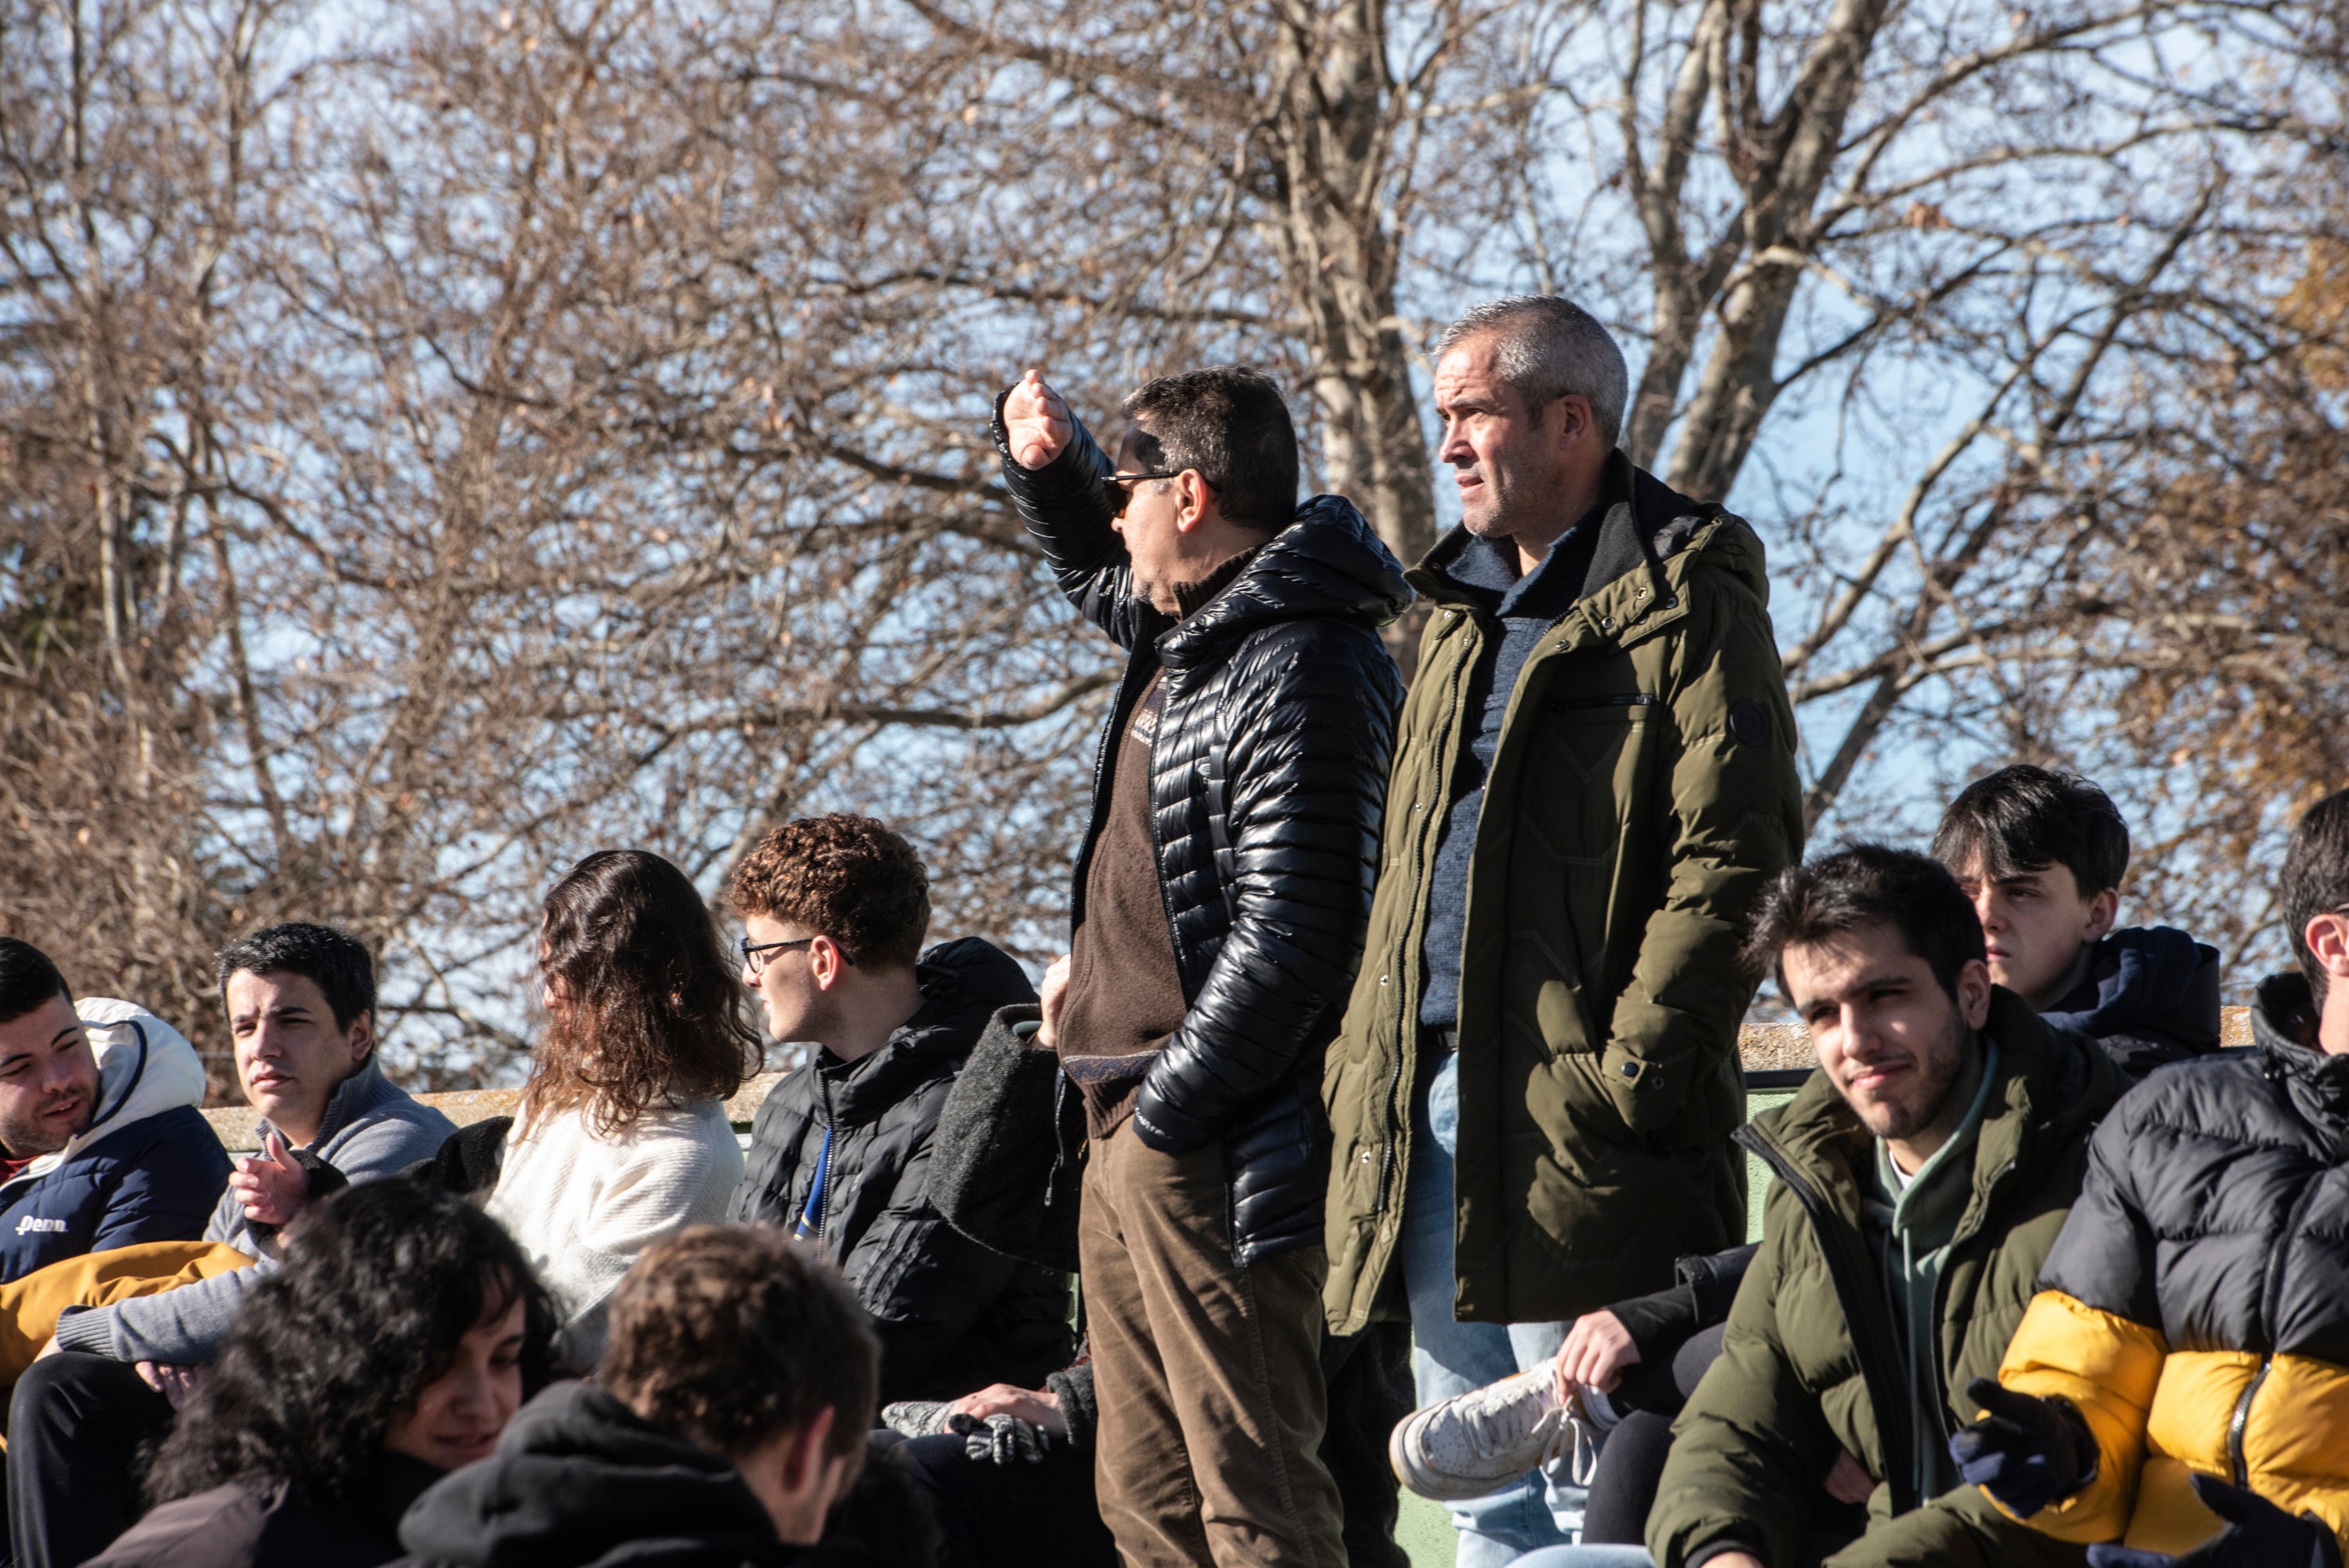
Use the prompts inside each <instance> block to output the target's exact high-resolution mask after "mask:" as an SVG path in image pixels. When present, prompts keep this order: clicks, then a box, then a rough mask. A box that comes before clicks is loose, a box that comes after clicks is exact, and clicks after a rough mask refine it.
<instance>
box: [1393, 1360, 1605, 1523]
mask: <svg viewBox="0 0 2349 1568" xmlns="http://www.w3.org/2000/svg"><path fill="white" fill-rule="evenodd" d="M1578 1414H1579V1413H1578V1411H1576V1410H1575V1409H1574V1408H1573V1407H1572V1406H1570V1405H1561V1404H1559V1403H1558V1400H1557V1385H1556V1381H1555V1374H1554V1373H1553V1372H1552V1371H1551V1369H1550V1367H1548V1365H1547V1364H1544V1365H1542V1366H1540V1367H1535V1368H1534V1369H1533V1370H1532V1371H1530V1372H1520V1373H1518V1374H1517V1375H1516V1377H1504V1378H1502V1379H1501V1380H1500V1381H1499V1382H1497V1383H1494V1384H1490V1385H1488V1386H1487V1387H1482V1388H1477V1389H1473V1390H1471V1391H1470V1392H1468V1393H1465V1394H1461V1395H1458V1396H1456V1397H1454V1398H1450V1399H1446V1400H1444V1402H1443V1403H1442V1404H1440V1405H1430V1406H1429V1407H1428V1408H1425V1409H1424V1410H1414V1411H1413V1412H1412V1413H1411V1414H1410V1415H1409V1416H1406V1417H1404V1418H1403V1419H1402V1422H1401V1423H1400V1424H1399V1425H1398V1426H1397V1427H1396V1428H1395V1429H1394V1435H1393V1436H1392V1437H1391V1438H1389V1439H1387V1461H1388V1463H1390V1464H1392V1466H1393V1467H1394V1472H1395V1479H1396V1480H1400V1481H1402V1484H1403V1485H1405V1486H1407V1487H1409V1488H1410V1489H1411V1490H1412V1491H1415V1492H1417V1493H1418V1494H1419V1495H1420V1496H1422V1497H1424V1498H1429V1499H1432V1500H1433V1501H1437V1502H1459V1501H1464V1500H1466V1499H1468V1498H1472V1497H1483V1496H1485V1494H1486V1493H1487V1492H1494V1491H1499V1490H1500V1489H1501V1488H1503V1487H1505V1486H1506V1485H1508V1484H1509V1483H1510V1482H1511V1481H1513V1480H1516V1479H1517V1478H1518V1477H1519V1476H1522V1475H1524V1474H1526V1472H1527V1471H1528V1470H1547V1469H1548V1468H1550V1467H1551V1466H1553V1465H1555V1464H1557V1462H1558V1461H1559V1460H1570V1462H1571V1464H1572V1467H1573V1472H1574V1479H1575V1480H1576V1481H1577V1482H1581V1481H1584V1480H1587V1479H1588V1473H1589V1466H1590V1464H1591V1463H1594V1462H1596V1460H1597V1457H1598V1449H1597V1445H1596V1444H1595V1443H1594V1442H1593V1441H1592V1439H1591V1434H1590V1431H1589V1429H1588V1427H1587V1426H1585V1424H1584V1423H1583V1421H1582V1420H1581V1419H1579V1418H1578ZM1586 1456H1587V1458H1586Z"/></svg>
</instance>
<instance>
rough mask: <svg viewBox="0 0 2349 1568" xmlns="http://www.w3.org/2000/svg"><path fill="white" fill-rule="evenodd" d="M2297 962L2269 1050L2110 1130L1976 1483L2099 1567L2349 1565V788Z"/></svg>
mask: <svg viewBox="0 0 2349 1568" xmlns="http://www.w3.org/2000/svg"><path fill="white" fill-rule="evenodd" d="M2282 903H2283V913H2284V922H2285V930H2286V932H2287V933H2288V934H2290V936H2291V939H2292V954H2293V956H2294V957H2295V958H2296V959H2298V961H2299V965H2300V971H2301V973H2300V974H2298V975H2276V976H2273V977H2271V978H2270V979H2269V980H2267V981H2265V982H2263V983H2262V984H2261V986H2260V990H2259V1003H2260V1005H2259V1006H2258V1007H2257V1008H2256V1009H2255V1010H2254V1011H2253V1013H2252V1017H2251V1023H2252V1031H2253V1034H2254V1036H2255V1037H2256V1039H2257V1042H2258V1049H2257V1051H2256V1052H2246V1053H2242V1054H2240V1055H2238V1054H2230V1055H2227V1056H2221V1057H2211V1058H2209V1059H2208V1060H2205V1061H2199V1062H2194V1063H2191V1064H2189V1065H2188V1066H2185V1067H2181V1068H2172V1069H2171V1070H2169V1071H2168V1072H2165V1073H2162V1074H2159V1075H2158V1076H2157V1077H2156V1078H2152V1079H2150V1080H2149V1081H2147V1083H2146V1084H2145V1085H2144V1086H2143V1087H2142V1088H2138V1089H2137V1091H2136V1092H2135V1093H2133V1094H2131V1095H2130V1096H2129V1097H2128V1098H2127V1099H2125V1100H2123V1101H2122V1102H2121V1104H2120V1107H2119V1109H2116V1111H2114V1113H2113V1114H2112V1116H2111V1117H2110V1118H2109V1119H2107V1120H2106V1123H2105V1125H2104V1127H2103V1128H2102V1129H2101V1130H2099V1131H2098V1132H2097V1133H2096V1136H2095V1142H2094V1143H2093V1144H2092V1146H2091V1150H2090V1157H2089V1164H2088V1175H2087V1181H2086V1184H2085V1187H2084V1189H2083V1190H2082V1191H2081V1194H2080V1201H2079V1202H2078V1204H2077V1205H2076V1206H2075V1208H2074V1209H2073V1211H2072V1214H2071V1218H2070V1219H2069V1220H2068V1221H2067V1222H2065V1224H2064V1231H2063V1233H2062V1235H2061V1236H2059V1237H2058V1238H2057V1239H2056V1243H2055V1249H2054V1252H2053V1253H2051V1254H2050V1255H2049V1256H2048V1259H2047V1264H2046V1267H2045V1268H2044V1269H2043V1270H2042V1271H2041V1273H2040V1275H2039V1284H2040V1287H2041V1288H2040V1293H2039V1295H2037V1296H2036V1297H2034V1298H2033V1301H2032V1303H2031V1309H2030V1311H2029V1313H2028V1314H2027V1315H2025V1316H2024V1318H2023V1326H2022V1327H2021V1328H2020V1329H2018V1330H2017V1331H2016V1333H2015V1336H2014V1340H2013V1344H2012V1345H2010V1346H2008V1347H2007V1351H2006V1357H2005V1361H2004V1363H2003V1365H2002V1367H2000V1368H1999V1373H1998V1381H1997V1382H1996V1383H1995V1384H1993V1383H1989V1382H1984V1383H1982V1384H1980V1385H1978V1386H1977V1387H1973V1388H1971V1389H1970V1390H1969V1393H1970V1395H1971V1397H1972V1398H1974V1399H1976V1400H1977V1401H1978V1402H1979V1403H1980V1404H1981V1406H1982V1410H1983V1412H1984V1415H1983V1418H1982V1420H1981V1421H1980V1422H1979V1423H1978V1424H1976V1425H1975V1426H1973V1427H1971V1428H1969V1429H1966V1430H1964V1431H1961V1432H1959V1433H1958V1434H1957V1435H1956V1436H1954V1437H1953V1438H1951V1441H1950V1447H1951V1452H1952V1454H1953V1456H1954V1457H1956V1458H1957V1459H1958V1460H1960V1461H1961V1464H1962V1466H1963V1469H1964V1474H1965V1476H1966V1479H1968V1480H1974V1481H1978V1482H1980V1483H1981V1484H1982V1487H1983V1488H1984V1489H1985V1490H1986V1491H1988V1492H1989V1493H1990V1495H1991V1496H1992V1497H1993V1498H1995V1499H1997V1500H1998V1501H1999V1503H2000V1505H2001V1506H2002V1507H2003V1508H2005V1509H2007V1510H2009V1511H2012V1512H2013V1514H2015V1515H2017V1516H2019V1517H2022V1518H2023V1519H2025V1520H2027V1521H2028V1522H2030V1524H2031V1525H2032V1526H2033V1528H2035V1529H2037V1530H2040V1531H2044V1532H2046V1533H2047V1534H2048V1535H2049V1536H2050V1537H2052V1538H2056V1539H2061V1540H2064V1541H2067V1542H2096V1543H2098V1544H2095V1545H2093V1546H2091V1547H2090V1548H2089V1551H2088V1560H2089V1561H2090V1562H2091V1563H2095V1564H2097V1565H2098V1568H2157V1565H2165V1564H2173V1563H2174V1564H2180V1565H2184V1564H2191V1565H2192V1568H2340V1564H2341V1563H2342V1560H2343V1556H2344V1552H2349V1440H2344V1434H2345V1433H2349V1164H2344V1155H2349V790H2344V791H2343V792H2341V793H2339V794H2336V795H2333V796H2329V797H2327V798H2326V799H2323V800H2321V801H2319V802H2317V804H2316V805H2314V806H2313V807H2311V808H2310V809H2309V810H2308V813H2307V814H2306V815H2305V816H2303V817H2302V819H2301V820H2300V823H2299V825H2298V826H2297V827H2296V828H2295V829H2294V830H2293V831H2292V841H2291V844H2290V846H2289V847H2288V848H2287V850H2286V851H2285V854H2284V866H2283V885H2282Z"/></svg>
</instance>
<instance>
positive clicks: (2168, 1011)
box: [2040, 925, 2219, 1051]
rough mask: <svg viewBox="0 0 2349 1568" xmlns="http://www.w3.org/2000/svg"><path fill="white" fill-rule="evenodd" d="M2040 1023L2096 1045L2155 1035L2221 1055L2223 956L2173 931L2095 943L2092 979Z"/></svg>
mask: <svg viewBox="0 0 2349 1568" xmlns="http://www.w3.org/2000/svg"><path fill="white" fill-rule="evenodd" d="M2040 1016H2041V1017H2043V1018H2044V1019H2045V1020H2046V1022H2047V1025H2048V1026H2049V1027H2050V1028H2057V1029H2075V1030H2077V1031H2078V1032H2079V1033H2081V1034H2084V1035H2086V1036H2087V1037H2090V1038H2091V1039H2099V1040H2101V1039H2105V1038H2107V1037H2111V1036H2114V1035H2153V1036H2158V1037H2164V1038H2168V1039H2171V1040H2175V1041H2177V1042H2178V1044H2180V1045H2182V1046H2186V1047H2190V1048H2192V1049H2194V1050H2197V1051H2207V1050H2214V1049H2216V1048H2217V1047H2218V1044H2219V950H2218V949H2217V948H2215V947H2211V946H2208V945H2206V944H2202V943H2199V942H2197V941H2195V940H2194V939H2193V938H2192V937H2191V936H2189V935H2188V934H2186V933H2184V932H2182V931H2178V930H2177V929H2175V928H2173V927H2170V926H2167V925H2157V926H2132V927H2130V928H2128V929H2127V930H2125V931H2116V932H2114V933H2113V934H2111V935H2109V936H2107V937H2106V938H2105V939H2104V940H2103V941H2102V942H2099V943H2098V944H2096V947H2095V956H2094V957H2093V958H2092V959H2091V960H2090V962H2089V967H2088V974H2087V975H2086V977H2085V979H2083V980H2082V981H2081V982H2080V984H2079V985H2077V986H2075V987H2074V989H2073V990H2072V992H2071V994H2070V995H2067V996H2065V997H2064V999H2063V1000H2062V1001H2060V1002H2058V1003H2056V1004H2055V1006H2053V1007H2050V1008H2049V1009H2047V1011H2046V1012H2044V1013H2043V1014H2041V1015H2040Z"/></svg>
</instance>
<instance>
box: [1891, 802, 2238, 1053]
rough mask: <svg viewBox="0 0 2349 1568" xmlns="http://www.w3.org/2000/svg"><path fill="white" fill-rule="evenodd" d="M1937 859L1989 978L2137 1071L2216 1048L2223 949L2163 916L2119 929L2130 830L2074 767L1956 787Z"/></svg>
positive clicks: (1936, 837)
mask: <svg viewBox="0 0 2349 1568" xmlns="http://www.w3.org/2000/svg"><path fill="white" fill-rule="evenodd" d="M1933 858H1934V859H1936V860H1938V861H1940V862H1941V863H1942V864H1943V865H1945V866H1947V867H1949V868H1950V872H1951V875H1953V876H1955V877H1956V878H1957V879H1958V885H1959V886H1960V887H1961V888H1963V889H1965V890H1966V896H1967V897H1968V898H1969V899H1971V900H1972V901H1973V906H1974V913H1975V914H1976V915H1977V916H1979V917H1980V919H1981V921H1982V934H1983V935H1984V937H1986V938H1987V939H1988V943H1989V952H1990V977H1991V978H1992V980H1994V981H1996V982H1997V983H1998V984H1999V985H2003V986H2005V987H2006V988H2007V989H2008V990H2010V991H2012V992H2013V993H2014V994H2015V995H2018V996H2020V997H2022V998H2023V1000H2024V1001H2025V1002H2027V1003H2029V1004H2030V1005H2031V1006H2032V1007H2033V1008H2034V1009H2035V1010H2037V1012H2038V1013H2039V1014H2040V1015H2041V1016H2043V1017H2044V1018H2045V1019H2046V1020H2047V1022H2048V1023H2050V1024H2052V1025H2054V1026H2057V1027H2059V1028H2066V1029H2076V1030H2078V1031H2079V1032H2080V1033H2082V1034H2084V1035H2086V1036H2088V1037H2090V1038H2092V1039H2094V1040H2095V1041H2096V1042H2097V1043H2098V1044H2099V1045H2101V1046H2103V1047H2105V1050H2106V1054H2107V1055H2109V1056H2110V1057H2112V1058H2113V1059H2114V1060H2115V1061H2116V1062H2118V1063H2119V1064H2120V1067H2121V1070H2122V1071H2124V1072H2126V1073H2127V1074H2128V1075H2129V1076H2130V1077H2131V1078H2143V1077H2145V1075H2146V1074H2147V1073H2149V1072H2151V1071H2152V1070H2153V1069H2154V1068H2158V1067H2162V1066H2166V1065H2167V1064H2168V1063H2170V1062H2177V1061H2184V1060H2186V1059H2187V1058H2188V1057H2197V1056H2201V1055H2204V1054H2206V1053H2208V1052H2210V1051H2214V1050H2216V1049H2218V1048H2219V952H2218V949H2216V948H2214V947H2209V946H2207V945H2205V944H2201V943H2199V942H2197V941H2195V940H2194V939H2193V938H2192V937H2191V936H2189V935H2188V934H2186V933H2184V932H2182V931H2178V930H2174V929H2172V928H2171V927H2168V926H2166V925H2158V926H2150V927H2143V926H2130V927H2126V928H2124V929H2122V930H2118V931H2116V930H2114V929H2113V923H2114V921H2115V920H2116V918H2118V915H2119V913H2120V903H2121V892H2120V887H2121V876H2122V873H2124V872H2127V870H2128V858H2129V836H2128V826H2127V823H2125V822H2123V821H2122V820H2121V814H2120V812H2119V811H2117V810H2115V809H2114V806H2113V803H2112V800H2111V799H2109V798H2108V797H2107V796H2106V794H2105V792H2104V791H2103V790H2102V789H2097V788H2096V787H2095V785H2094V784H2091V783H2089V782H2088V781H2087V780H2086V779H2083V778H2081V777H2080V776H2079V775H2078V774H2076V773H2057V772H2054V771H2051V770H2050V769H2045V768H2035V767H2033V766H2031V765H2030V764H2028V763H2018V764H2016V765H2015V766H2014V767H2012V768H2002V769H1999V770H1998V771H1997V772H1995V773H1992V774H1991V775H1990V776H1989V777H1987V778H1984V779H1975V780H1974V781H1973V782H1972V783H1971V784H1969V785H1967V786H1966V787H1965V789H1963V790H1961V791H1960V793H1959V795H1958V798H1957V799H1954V800H1952V801H1951V802H1950V809H1949V810H1947V811H1944V812H1943V813H1942V814H1941V825H1940V828H1939V829H1937V830H1935V832H1934V834H1933Z"/></svg>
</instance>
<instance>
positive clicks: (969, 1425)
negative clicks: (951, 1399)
mask: <svg viewBox="0 0 2349 1568" xmlns="http://www.w3.org/2000/svg"><path fill="white" fill-rule="evenodd" d="M947 1430H948V1431H950V1432H958V1433H960V1434H961V1435H962V1439H963V1452H964V1453H965V1454H967V1455H968V1456H969V1457H970V1460H971V1462H972V1463H974V1464H989V1463H992V1464H999V1465H1008V1464H1010V1463H1013V1462H1014V1461H1016V1460H1027V1461H1028V1462H1029V1463H1030V1464H1031V1465H1034V1464H1041V1463H1043V1462H1044V1454H1045V1452H1046V1450H1048V1449H1050V1448H1051V1446H1052V1439H1051V1435H1050V1433H1048V1432H1046V1431H1045V1430H1044V1429H1043V1428H1041V1427H1040V1426H1038V1425H1036V1424H1035V1423H1034V1422H1033V1421H1023V1420H1021V1419H1020V1418H1019V1417H1017V1416H989V1417H988V1418H987V1419H986V1420H985V1421H981V1420H980V1419H979V1418H978V1417H977V1416H966V1415H964V1414H963V1413H962V1412H961V1411H959V1410H957V1411H956V1412H955V1413H954V1414H953V1415H951V1416H948V1417H947Z"/></svg>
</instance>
